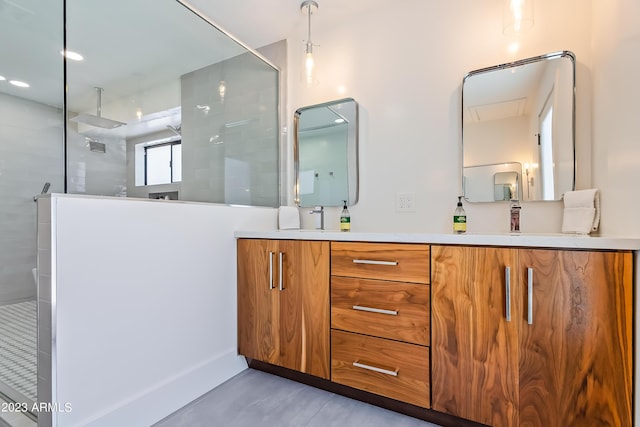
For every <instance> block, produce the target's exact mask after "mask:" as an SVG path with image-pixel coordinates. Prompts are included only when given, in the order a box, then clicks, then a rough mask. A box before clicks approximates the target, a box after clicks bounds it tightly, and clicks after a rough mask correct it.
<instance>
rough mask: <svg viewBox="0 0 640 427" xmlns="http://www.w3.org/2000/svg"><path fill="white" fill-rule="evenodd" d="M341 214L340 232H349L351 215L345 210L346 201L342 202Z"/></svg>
mask: <svg viewBox="0 0 640 427" xmlns="http://www.w3.org/2000/svg"><path fill="white" fill-rule="evenodd" d="M343 202H344V205H343V206H342V212H341V213H340V231H351V215H349V209H347V201H346V200H343Z"/></svg>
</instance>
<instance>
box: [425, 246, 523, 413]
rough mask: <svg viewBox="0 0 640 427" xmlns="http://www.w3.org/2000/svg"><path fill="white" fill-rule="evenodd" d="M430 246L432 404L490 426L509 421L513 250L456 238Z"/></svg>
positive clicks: (512, 406)
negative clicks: (467, 244)
mask: <svg viewBox="0 0 640 427" xmlns="http://www.w3.org/2000/svg"><path fill="white" fill-rule="evenodd" d="M431 250H432V323H431V328H432V349H431V351H432V354H431V357H432V365H431V378H432V408H433V409H435V410H436V411H440V412H445V413H448V414H451V415H455V416H458V417H461V418H466V419H470V420H473V421H477V422H480V423H483V424H488V425H492V426H515V425H517V416H518V415H517V408H518V348H517V345H518V339H517V324H518V319H519V317H520V316H521V312H520V308H519V304H517V303H516V302H517V301H519V300H520V297H519V291H518V289H517V286H516V285H517V282H516V281H515V278H516V277H517V276H516V271H515V270H516V268H517V257H516V256H517V252H516V250H515V249H501V248H483V247H460V246H454V247H450V246H432V249H431ZM507 267H509V269H510V276H509V277H510V278H511V280H510V282H511V283H510V284H511V286H510V294H511V299H510V313H508V312H507V308H508V307H507V300H508V299H507V294H508V293H509V291H508V290H507V283H506V282H507V279H506V277H507V275H506V269H507ZM508 314H510V318H511V321H508V320H507V318H508Z"/></svg>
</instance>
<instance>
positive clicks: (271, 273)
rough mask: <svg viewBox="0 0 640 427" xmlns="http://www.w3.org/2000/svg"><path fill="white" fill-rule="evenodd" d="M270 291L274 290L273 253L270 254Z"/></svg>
mask: <svg viewBox="0 0 640 427" xmlns="http://www.w3.org/2000/svg"><path fill="white" fill-rule="evenodd" d="M269 289H273V252H269Z"/></svg>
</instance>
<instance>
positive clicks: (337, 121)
mask: <svg viewBox="0 0 640 427" xmlns="http://www.w3.org/2000/svg"><path fill="white" fill-rule="evenodd" d="M334 122H336V123H344V119H335V120H334Z"/></svg>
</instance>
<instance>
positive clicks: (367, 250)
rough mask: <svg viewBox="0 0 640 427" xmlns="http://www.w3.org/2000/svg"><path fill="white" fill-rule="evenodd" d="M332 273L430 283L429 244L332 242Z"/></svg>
mask: <svg viewBox="0 0 640 427" xmlns="http://www.w3.org/2000/svg"><path fill="white" fill-rule="evenodd" d="M331 274H332V275H336V276H348V277H362V278H367V279H384V280H395V281H399V282H413V283H426V284H428V283H429V246H428V245H422V244H410V243H353V242H332V243H331Z"/></svg>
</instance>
